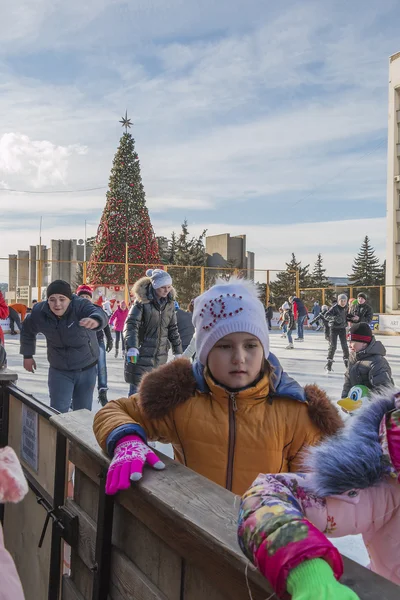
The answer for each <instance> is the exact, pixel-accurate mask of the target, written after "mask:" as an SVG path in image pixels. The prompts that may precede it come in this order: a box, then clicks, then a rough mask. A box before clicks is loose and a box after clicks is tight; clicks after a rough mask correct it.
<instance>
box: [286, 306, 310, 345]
mask: <svg viewBox="0 0 400 600" xmlns="http://www.w3.org/2000/svg"><path fill="white" fill-rule="evenodd" d="M289 302H290V304H291V305H292V310H293V316H294V320H295V321H296V322H297V338H295V339H296V341H297V342H304V322H305V320H306V319H307V316H308V313H307V309H306V307H305V305H304V302H303V300H301V299H300V298H297V296H291V297H290V298H289Z"/></svg>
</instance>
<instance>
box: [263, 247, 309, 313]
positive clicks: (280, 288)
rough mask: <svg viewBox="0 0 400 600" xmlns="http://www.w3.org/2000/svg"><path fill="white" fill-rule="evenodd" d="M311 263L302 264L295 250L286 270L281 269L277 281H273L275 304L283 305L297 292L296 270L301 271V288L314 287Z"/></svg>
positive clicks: (272, 293) (272, 294) (272, 290)
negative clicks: (303, 265)
mask: <svg viewBox="0 0 400 600" xmlns="http://www.w3.org/2000/svg"><path fill="white" fill-rule="evenodd" d="M309 269H310V265H306V266H305V267H302V266H301V261H297V259H296V256H295V254H294V252H292V258H291V260H290V262H288V263H286V270H285V271H280V272H279V273H278V274H277V275H276V279H275V281H273V282H271V284H270V290H271V301H273V303H274V304H275V306H281V305H282V304H283V302H285V301H286V300H287V299H288V298H289V296H293V295H295V293H296V271H299V281H300V289H302V288H303V289H304V288H308V287H312V286H311V283H312V280H311V276H310V272H309Z"/></svg>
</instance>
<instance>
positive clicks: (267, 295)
mask: <svg viewBox="0 0 400 600" xmlns="http://www.w3.org/2000/svg"><path fill="white" fill-rule="evenodd" d="M269 296H270V292H269V269H268V270H267V288H266V297H265V306H268V302H269Z"/></svg>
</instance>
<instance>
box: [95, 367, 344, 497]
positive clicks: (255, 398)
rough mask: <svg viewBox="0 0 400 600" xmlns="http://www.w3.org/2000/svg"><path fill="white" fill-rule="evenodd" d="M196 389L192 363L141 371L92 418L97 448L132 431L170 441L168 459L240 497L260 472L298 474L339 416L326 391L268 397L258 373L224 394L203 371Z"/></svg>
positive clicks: (268, 387) (337, 424) (270, 392)
mask: <svg viewBox="0 0 400 600" xmlns="http://www.w3.org/2000/svg"><path fill="white" fill-rule="evenodd" d="M205 379H206V383H207V385H208V388H209V392H208V393H202V392H200V391H198V389H197V384H196V380H195V378H194V376H193V374H192V368H191V364H190V362H189V361H188V360H186V359H178V360H175V361H173V362H171V363H168V364H166V365H163V366H161V367H159V368H158V369H155V370H154V371H153V372H151V373H149V374H147V375H146V376H145V377H144V378H143V380H142V383H141V386H140V389H139V393H138V394H135V395H133V396H131V397H129V398H120V399H119V400H115V401H111V402H109V403H108V404H107V405H106V406H105V407H104V408H102V409H101V410H100V411H99V412H98V413H97V414H96V415H95V418H94V427H93V428H94V433H95V436H96V439H97V441H98V442H99V444H100V446H101V447H102V448H103V449H104V450H106V449H108V450H109V452H110V453H111V454H112V452H113V448H114V447H115V444H116V442H117V441H118V439H121V438H122V437H124V436H125V435H130V434H134V433H137V434H139V435H141V436H142V437H147V439H148V440H153V441H160V442H163V443H171V444H172V446H173V448H174V452H175V458H176V460H178V461H179V462H181V463H182V464H184V465H186V466H187V467H189V468H190V469H193V470H194V471H196V472H197V473H199V474H200V475H204V477H207V478H208V479H211V481H214V482H215V483H217V484H219V485H221V486H223V487H225V488H227V489H230V490H232V491H233V492H234V493H235V494H243V493H244V492H245V490H246V489H247V488H248V487H249V486H250V484H251V483H252V482H253V481H254V479H255V477H256V476H257V475H258V474H259V473H280V472H288V471H298V470H300V468H301V451H302V450H303V449H304V448H305V447H306V446H308V445H313V444H315V443H317V442H318V441H319V440H320V438H321V437H322V436H323V435H324V434H333V433H335V432H336V431H337V430H338V429H339V427H341V424H342V421H341V418H340V416H339V414H338V412H337V410H336V408H335V407H334V406H333V405H332V404H331V402H330V401H329V399H328V398H327V396H326V395H325V393H324V392H323V391H322V390H320V389H319V388H317V386H307V387H306V388H305V391H306V395H307V400H308V402H300V401H299V400H294V399H292V398H289V397H281V396H274V390H273V388H272V380H271V377H270V376H267V375H265V376H264V377H263V378H262V379H261V380H260V381H259V382H258V383H257V384H256V385H255V386H254V387H251V388H248V389H246V390H243V391H241V392H238V393H229V392H228V391H227V390H226V389H224V388H223V387H221V386H219V385H218V384H217V383H215V382H214V380H213V379H212V377H211V376H210V374H208V373H207V370H206V371H205Z"/></svg>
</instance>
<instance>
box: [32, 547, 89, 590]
mask: <svg viewBox="0 0 400 600" xmlns="http://www.w3.org/2000/svg"><path fill="white" fill-rule="evenodd" d="M71 580H72V581H73V583H74V584H75V588H76V589H77V590H78V592H79V593H80V594H81V595H82V596H83V597H84V599H85V600H90V598H91V597H92V592H93V573H92V572H91V571H90V570H89V569H88V568H87V566H86V565H85V563H84V562H83V560H81V559H80V558H79V556H78V554H77V553H76V552H73V553H72V556H71ZM43 598H47V596H43Z"/></svg>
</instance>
